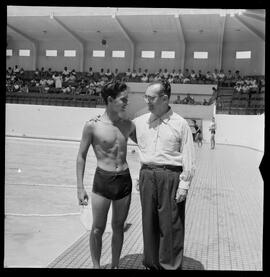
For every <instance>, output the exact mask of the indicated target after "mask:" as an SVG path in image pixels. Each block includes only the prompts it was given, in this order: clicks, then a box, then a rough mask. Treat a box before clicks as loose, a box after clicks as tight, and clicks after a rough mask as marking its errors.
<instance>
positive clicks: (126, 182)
mask: <svg viewBox="0 0 270 277" xmlns="http://www.w3.org/2000/svg"><path fill="white" fill-rule="evenodd" d="M92 191H93V192H94V193H96V194H99V195H101V196H103V197H105V198H108V199H110V200H119V199H122V198H124V197H125V196H127V195H129V194H130V193H131V191H132V180H131V176H130V172H129V168H127V169H126V170H124V171H121V172H112V171H106V170H103V169H101V168H99V167H97V169H96V172H95V176H94V183H93V189H92Z"/></svg>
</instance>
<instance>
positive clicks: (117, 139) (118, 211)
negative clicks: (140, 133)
mask: <svg viewBox="0 0 270 277" xmlns="http://www.w3.org/2000/svg"><path fill="white" fill-rule="evenodd" d="M101 94H102V97H103V99H104V101H105V103H106V110H105V112H104V114H103V115H102V116H100V117H97V118H96V119H92V120H90V121H88V122H86V124H85V126H84V129H83V134H82V139H81V143H80V149H79V152H78V157H77V193H78V200H79V205H87V202H88V195H87V192H86V190H85V188H84V184H83V177H84V170H85V162H86V156H87V152H88V149H89V146H90V145H92V147H93V150H94V152H95V155H96V158H97V168H96V171H95V176H94V181H93V189H92V194H91V204H92V214H93V224H92V229H91V233H90V252H91V257H92V261H93V266H94V268H100V257H101V248H102V235H103V233H104V230H105V227H106V222H107V215H108V210H109V208H110V204H111V202H112V244H111V246H112V264H111V268H118V264H119V259H120V255H121V250H122V245H123V239H124V223H125V220H126V218H127V215H128V211H129V206H130V201H131V191H132V180H131V176H130V172H129V168H128V164H127V161H126V156H127V140H128V137H129V136H130V134H131V133H132V132H133V130H134V128H135V125H134V124H133V123H132V121H130V120H126V119H122V118H121V117H120V114H121V112H124V111H125V109H126V106H127V103H128V88H127V86H126V84H125V83H122V82H118V81H112V82H109V83H107V84H106V85H105V86H104V87H103V89H102V92H101Z"/></svg>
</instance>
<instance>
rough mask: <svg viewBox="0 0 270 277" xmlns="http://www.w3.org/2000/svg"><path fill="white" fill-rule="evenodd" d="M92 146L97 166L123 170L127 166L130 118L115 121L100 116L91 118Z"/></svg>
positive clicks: (110, 169)
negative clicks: (94, 118)
mask: <svg viewBox="0 0 270 277" xmlns="http://www.w3.org/2000/svg"><path fill="white" fill-rule="evenodd" d="M89 124H92V128H93V129H92V130H93V132H92V136H93V138H92V146H93V149H94V152H95V154H96V158H97V166H98V167H100V168H102V169H104V170H107V171H117V172H118V171H123V170H125V169H127V168H128V164H127V161H126V156H127V140H128V137H129V134H130V132H131V130H132V123H131V121H130V120H124V119H120V120H119V121H117V122H116V123H112V122H108V121H105V120H103V119H102V117H101V118H98V119H96V120H91V121H90V122H89Z"/></svg>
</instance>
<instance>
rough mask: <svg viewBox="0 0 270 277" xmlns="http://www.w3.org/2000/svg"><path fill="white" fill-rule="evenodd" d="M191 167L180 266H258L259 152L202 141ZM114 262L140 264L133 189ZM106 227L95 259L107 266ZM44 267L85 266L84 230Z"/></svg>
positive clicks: (138, 219)
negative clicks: (118, 254) (118, 256)
mask: <svg viewBox="0 0 270 277" xmlns="http://www.w3.org/2000/svg"><path fill="white" fill-rule="evenodd" d="M196 154H197V170H196V175H195V177H194V179H193V181H192V185H191V188H190V191H189V194H188V199H187V205H186V231H185V252H184V264H183V269H184V270H252V271H254V270H255V271H260V270H262V231H263V180H262V178H261V175H260V172H259V170H258V167H259V163H260V161H261V158H262V153H260V152H257V151H254V150H251V149H247V148H242V147H235V146H226V145H217V146H216V149H215V150H210V149H209V145H208V144H205V145H203V147H202V148H200V149H198V148H197V149H196ZM127 222H128V223H129V224H130V226H129V228H128V230H127V231H126V232H125V240H124V245H123V250H122V254H121V261H120V268H122V269H143V267H142V264H141V260H142V252H143V244H142V227H141V207H140V199H139V194H138V193H137V192H136V191H134V190H133V195H132V202H131V207H130V212H129V216H128V220H127ZM110 240H111V233H110V232H107V233H105V234H104V236H103V249H102V257H101V265H102V267H103V268H106V269H107V268H109V267H110V260H111V250H110V243H111V242H110ZM48 267H49V268H91V267H92V262H91V259H90V252H89V233H85V234H84V235H83V236H82V237H81V238H80V239H79V240H77V241H76V242H74V244H73V245H72V246H71V247H69V248H68V249H66V250H65V251H64V252H63V253H62V254H61V255H60V256H59V257H57V258H56V259H55V260H54V261H53V262H51V263H50V264H49V265H48Z"/></svg>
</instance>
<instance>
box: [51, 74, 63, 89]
mask: <svg viewBox="0 0 270 277" xmlns="http://www.w3.org/2000/svg"><path fill="white" fill-rule="evenodd" d="M52 78H53V79H54V84H55V88H56V90H57V91H58V92H60V90H61V89H62V81H63V79H62V76H61V75H59V74H58V73H57V72H56V73H55V74H54V75H53V76H52Z"/></svg>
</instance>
